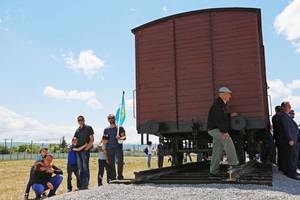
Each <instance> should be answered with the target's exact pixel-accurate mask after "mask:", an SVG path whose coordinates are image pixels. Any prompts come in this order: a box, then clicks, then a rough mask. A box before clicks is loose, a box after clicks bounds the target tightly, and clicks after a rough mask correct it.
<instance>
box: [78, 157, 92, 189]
mask: <svg viewBox="0 0 300 200" xmlns="http://www.w3.org/2000/svg"><path fill="white" fill-rule="evenodd" d="M76 155H77V167H78V171H79V178H80V184H81V185H80V186H81V188H83V189H85V188H88V186H89V179H90V170H89V158H90V152H88V151H80V152H77V154H76Z"/></svg>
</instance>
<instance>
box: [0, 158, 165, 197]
mask: <svg viewBox="0 0 300 200" xmlns="http://www.w3.org/2000/svg"><path fill="white" fill-rule="evenodd" d="M146 160H147V158H146V157H125V165H124V177H125V178H133V177H134V174H133V172H135V171H140V170H145V169H147V167H146V166H147V165H146ZM53 163H54V164H55V165H56V166H58V167H60V168H61V169H62V170H63V171H64V180H63V183H62V185H61V186H60V188H59V189H58V192H57V194H61V193H64V192H66V191H67V177H66V176H67V174H66V172H67V170H66V160H65V159H57V160H54V162H53ZM32 164H33V161H31V160H18V161H0V180H1V187H0V200H19V199H23V195H24V190H25V186H26V184H27V181H28V175H29V170H30V166H31V165H32ZM167 165H170V164H169V163H167V162H166V160H165V162H164V166H167ZM152 167H153V168H154V167H155V168H156V167H157V159H156V157H153V159H152ZM90 173H91V179H90V187H93V186H96V185H97V173H98V160H97V158H91V159H90ZM75 180H76V178H75V177H74V176H73V180H72V182H73V188H74V189H75V188H76V183H75ZM104 180H105V179H104ZM30 197H31V198H33V197H34V193H33V192H32V190H31V192H30Z"/></svg>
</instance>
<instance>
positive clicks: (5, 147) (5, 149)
mask: <svg viewBox="0 0 300 200" xmlns="http://www.w3.org/2000/svg"><path fill="white" fill-rule="evenodd" d="M6 141H8V139H4V151H5V152H7V145H6ZM5 152H4V153H5Z"/></svg>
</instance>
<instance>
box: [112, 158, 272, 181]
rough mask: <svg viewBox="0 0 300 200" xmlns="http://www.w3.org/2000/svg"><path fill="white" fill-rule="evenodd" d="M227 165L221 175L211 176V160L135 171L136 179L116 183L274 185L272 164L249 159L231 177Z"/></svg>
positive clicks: (223, 167)
mask: <svg viewBox="0 0 300 200" xmlns="http://www.w3.org/2000/svg"><path fill="white" fill-rule="evenodd" d="M227 168H228V166H227V165H221V167H220V169H221V176H220V177H217V178H211V177H209V162H192V163H188V164H184V165H181V166H173V167H164V168H161V169H151V170H144V171H139V172H135V173H134V174H135V179H133V180H125V181H117V182H115V183H127V184H128V183H135V184H143V183H154V184H210V183H219V184H220V183H231V184H260V185H269V186H272V164H262V163H259V162H256V161H249V162H248V163H246V164H244V165H242V166H241V169H240V170H239V171H237V172H235V173H233V175H232V177H231V178H229V176H228V172H227Z"/></svg>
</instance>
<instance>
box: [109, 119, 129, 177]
mask: <svg viewBox="0 0 300 200" xmlns="http://www.w3.org/2000/svg"><path fill="white" fill-rule="evenodd" d="M107 119H108V122H109V124H110V125H109V127H107V128H105V129H104V132H103V135H106V136H108V138H109V139H108V143H107V145H106V149H107V156H108V161H109V163H110V164H109V168H110V170H109V175H108V176H109V179H110V180H116V168H115V162H116V160H115V159H117V168H118V176H117V178H118V180H123V179H124V177H123V165H124V155H123V141H125V140H126V136H125V129H124V128H123V127H122V126H120V127H119V128H118V127H117V126H116V117H115V116H114V115H113V114H109V115H108V117H107ZM118 132H119V134H118Z"/></svg>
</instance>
